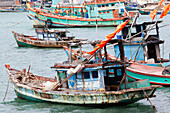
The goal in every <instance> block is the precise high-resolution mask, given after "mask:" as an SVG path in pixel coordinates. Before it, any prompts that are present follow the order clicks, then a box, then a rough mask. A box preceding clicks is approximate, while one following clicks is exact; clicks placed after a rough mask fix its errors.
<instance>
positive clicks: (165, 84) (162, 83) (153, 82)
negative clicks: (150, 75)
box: [127, 75, 170, 86]
mask: <svg viewBox="0 0 170 113" xmlns="http://www.w3.org/2000/svg"><path fill="white" fill-rule="evenodd" d="M127 76H128V77H130V78H132V79H135V80H140V79H137V78H134V77H131V76H129V75H127ZM149 82H150V83H151V84H158V85H164V86H165V85H166V86H170V84H165V83H157V82H151V81H149Z"/></svg>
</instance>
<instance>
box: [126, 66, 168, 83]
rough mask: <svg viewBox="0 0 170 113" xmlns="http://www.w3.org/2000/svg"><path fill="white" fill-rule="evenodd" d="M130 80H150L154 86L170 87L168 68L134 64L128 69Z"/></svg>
mask: <svg viewBox="0 0 170 113" xmlns="http://www.w3.org/2000/svg"><path fill="white" fill-rule="evenodd" d="M126 70H127V71H126V73H127V76H128V78H129V79H130V80H141V79H149V81H150V83H152V84H159V85H164V86H170V73H169V66H168V67H154V66H147V65H142V64H139V63H132V64H131V65H130V66H129V67H127V68H126Z"/></svg>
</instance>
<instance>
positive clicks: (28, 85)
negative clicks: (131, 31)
mask: <svg viewBox="0 0 170 113" xmlns="http://www.w3.org/2000/svg"><path fill="white" fill-rule="evenodd" d="M114 42H115V41H114ZM119 43H120V45H121V44H122V42H121V41H119ZM120 48H121V58H122V59H121V61H116V60H115V61H114V62H109V61H107V60H106V62H103V60H99V62H98V63H92V62H89V59H86V60H84V61H83V63H80V61H77V60H76V62H72V61H71V60H69V61H67V62H63V63H56V64H55V65H54V66H53V67H52V68H55V69H56V72H57V75H56V77H55V79H54V78H47V77H42V76H37V75H34V74H32V73H30V70H28V71H26V69H24V70H23V71H19V70H16V69H13V68H11V67H10V65H7V64H6V69H7V72H8V74H9V78H10V79H11V81H12V83H13V85H14V90H15V92H16V95H17V97H18V98H22V99H26V100H30V101H40V102H53V103H63V104H74V105H82V106H97V107H99V106H100V107H106V106H113V105H127V104H131V103H134V102H136V101H138V100H141V99H144V98H148V99H149V97H153V96H154V95H153V94H154V92H155V91H156V88H159V87H161V86H160V85H150V83H149V81H148V80H140V81H135V82H127V81H126V79H125V78H126V77H125V73H124V72H125V67H126V64H125V62H124V58H123V56H124V55H123V54H122V52H123V47H122V46H120ZM105 50H106V49H105ZM95 54H98V55H100V51H97V52H96V53H95ZM105 57H106V56H105ZM100 58H101V57H100ZM78 62H79V63H78ZM73 68H74V69H73ZM112 70H114V74H110V73H109V72H110V71H112ZM112 72H113V71H112ZM123 81H124V82H123Z"/></svg>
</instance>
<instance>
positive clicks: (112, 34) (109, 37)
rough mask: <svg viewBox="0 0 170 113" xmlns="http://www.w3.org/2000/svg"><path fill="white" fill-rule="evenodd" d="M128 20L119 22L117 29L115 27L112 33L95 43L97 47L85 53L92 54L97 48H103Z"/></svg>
mask: <svg viewBox="0 0 170 113" xmlns="http://www.w3.org/2000/svg"><path fill="white" fill-rule="evenodd" d="M129 21H130V20H126V21H125V22H123V23H122V24H120V25H119V26H117V29H116V30H115V31H114V32H113V33H111V34H109V35H107V36H106V40H103V41H102V42H101V43H100V44H97V45H96V46H97V47H95V48H94V50H93V51H90V52H86V53H87V54H90V55H92V54H94V53H95V52H96V51H97V50H98V49H99V48H103V47H104V46H105V45H106V44H107V43H108V42H109V41H110V40H111V39H112V38H114V37H115V35H116V33H118V32H120V31H121V30H122V29H123V28H124V27H125V26H126V24H127V23H129Z"/></svg>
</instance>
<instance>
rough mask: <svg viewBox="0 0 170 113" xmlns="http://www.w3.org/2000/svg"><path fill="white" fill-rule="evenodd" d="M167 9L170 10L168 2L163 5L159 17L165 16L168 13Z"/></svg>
mask: <svg viewBox="0 0 170 113" xmlns="http://www.w3.org/2000/svg"><path fill="white" fill-rule="evenodd" d="M169 10H170V4H168V5H166V6H164V8H163V12H162V14H161V16H160V18H163V17H164V16H166V15H167V14H168V12H169Z"/></svg>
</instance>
